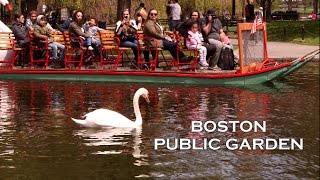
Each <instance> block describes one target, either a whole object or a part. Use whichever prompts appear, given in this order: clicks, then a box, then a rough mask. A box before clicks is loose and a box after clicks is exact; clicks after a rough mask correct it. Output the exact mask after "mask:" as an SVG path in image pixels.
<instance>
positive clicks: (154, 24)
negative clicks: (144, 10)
mask: <svg viewBox="0 0 320 180" xmlns="http://www.w3.org/2000/svg"><path fill="white" fill-rule="evenodd" d="M143 33H144V35H145V37H146V38H145V39H144V42H145V44H146V46H147V47H154V44H153V42H152V41H151V40H150V38H154V39H156V40H157V47H162V48H163V49H164V50H168V51H169V52H170V54H171V55H172V57H173V58H175V59H176V58H177V53H178V54H179V59H180V61H182V62H189V61H191V60H192V59H193V57H191V56H190V57H186V56H185V55H184V54H183V53H182V52H177V44H176V43H174V42H172V40H171V38H170V37H168V36H166V35H164V33H163V27H162V26H161V25H160V24H159V23H158V11H157V10H155V9H151V10H150V11H149V13H148V19H147V21H146V22H145V25H144V29H143ZM151 54H152V56H153V57H155V54H156V53H155V51H151ZM144 57H145V61H146V62H149V51H144Z"/></svg>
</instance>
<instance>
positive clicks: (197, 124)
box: [191, 121, 202, 132]
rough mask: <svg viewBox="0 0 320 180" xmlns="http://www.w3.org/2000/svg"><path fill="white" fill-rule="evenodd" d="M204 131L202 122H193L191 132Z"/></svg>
mask: <svg viewBox="0 0 320 180" xmlns="http://www.w3.org/2000/svg"><path fill="white" fill-rule="evenodd" d="M201 131H202V122H201V121H192V122H191V132H201Z"/></svg>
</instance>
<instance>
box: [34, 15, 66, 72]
mask: <svg viewBox="0 0 320 180" xmlns="http://www.w3.org/2000/svg"><path fill="white" fill-rule="evenodd" d="M36 22H37V24H36V25H35V26H34V32H33V35H34V37H35V38H36V40H37V42H38V44H37V45H38V46H39V47H41V46H44V45H45V43H46V41H48V46H49V47H50V48H51V53H52V58H53V62H54V68H61V67H63V60H64V49H65V47H64V45H62V44H60V43H57V42H53V38H52V35H51V33H50V30H49V29H48V28H47V19H46V17H45V16H44V15H39V16H38V17H37V21H36ZM58 50H59V54H60V55H59V57H58Z"/></svg>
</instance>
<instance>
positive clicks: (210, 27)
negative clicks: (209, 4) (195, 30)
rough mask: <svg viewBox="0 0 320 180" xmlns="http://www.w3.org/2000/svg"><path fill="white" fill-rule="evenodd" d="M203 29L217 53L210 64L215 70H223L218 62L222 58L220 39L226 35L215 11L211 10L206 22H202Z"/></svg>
mask: <svg viewBox="0 0 320 180" xmlns="http://www.w3.org/2000/svg"><path fill="white" fill-rule="evenodd" d="M201 26H202V29H203V32H204V34H205V36H206V37H205V38H206V39H207V40H208V42H209V44H212V45H214V46H215V47H216V51H215V53H214V55H213V59H212V61H211V62H209V65H210V67H211V68H212V69H213V70H221V69H220V68H219V67H218V66H217V63H218V60H219V58H220V53H221V50H222V42H221V39H220V34H221V33H224V32H223V29H222V24H221V22H220V20H219V19H218V17H217V15H216V10H215V9H209V10H208V12H207V15H206V18H205V20H204V21H203V22H202V25H201Z"/></svg>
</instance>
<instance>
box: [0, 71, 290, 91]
mask: <svg viewBox="0 0 320 180" xmlns="http://www.w3.org/2000/svg"><path fill="white" fill-rule="evenodd" d="M286 70H287V69H286V68H285V67H283V68H277V69H273V70H269V71H264V72H260V73H247V74H242V75H241V74H219V75H212V74H208V75H205V74H201V75H199V74H198V76H193V75H192V74H190V73H178V72H177V73H154V72H149V73H146V72H117V71H114V72H105V71H95V72H94V73H90V71H85V72H81V71H79V72H78V73H75V71H65V70H60V71H51V70H41V71H36V70H26V71H25V70H20V71H18V72H16V71H15V70H12V71H7V72H1V71H0V79H6V80H45V81H84V82H120V83H126V82H128V83H162V84H194V85H235V86H238V85H239V86H243V85H252V84H262V83H265V82H268V81H271V80H273V79H275V78H276V77H278V76H279V75H281V74H283V73H284V72H285V71H286Z"/></svg>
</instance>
